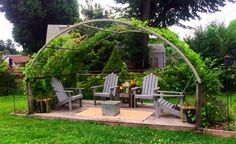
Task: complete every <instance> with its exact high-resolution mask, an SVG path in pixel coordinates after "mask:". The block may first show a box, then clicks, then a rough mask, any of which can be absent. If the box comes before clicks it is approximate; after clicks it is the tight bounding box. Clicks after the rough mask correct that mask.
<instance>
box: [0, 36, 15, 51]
mask: <svg viewBox="0 0 236 144" xmlns="http://www.w3.org/2000/svg"><path fill="white" fill-rule="evenodd" d="M15 46H16V45H15V44H14V42H13V41H12V40H11V39H7V40H6V42H4V41H3V40H0V52H1V53H2V54H18V51H17V50H16V48H15Z"/></svg>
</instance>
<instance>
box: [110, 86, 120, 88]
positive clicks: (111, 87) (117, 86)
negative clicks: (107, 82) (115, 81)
mask: <svg viewBox="0 0 236 144" xmlns="http://www.w3.org/2000/svg"><path fill="white" fill-rule="evenodd" d="M118 87H119V86H115V87H110V89H115V88H118Z"/></svg>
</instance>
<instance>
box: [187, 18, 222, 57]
mask: <svg viewBox="0 0 236 144" xmlns="http://www.w3.org/2000/svg"><path fill="white" fill-rule="evenodd" d="M226 32H227V29H226V27H225V26H224V24H223V23H221V24H218V23H215V22H212V23H210V24H209V25H208V26H207V27H206V28H203V27H202V26H200V27H198V28H197V29H196V30H195V32H194V36H193V37H188V38H186V39H185V42H186V43H187V44H188V45H189V46H190V48H191V49H193V50H194V51H195V52H197V53H199V54H200V55H201V56H202V57H204V58H206V57H210V58H213V59H216V58H223V57H224V55H225V53H226V51H227V47H226V39H227V37H226Z"/></svg>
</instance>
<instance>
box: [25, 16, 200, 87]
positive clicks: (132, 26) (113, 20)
mask: <svg viewBox="0 0 236 144" xmlns="http://www.w3.org/2000/svg"><path fill="white" fill-rule="evenodd" d="M96 22H115V23H121V24H125V25H128V26H131V27H130V28H136V30H138V31H140V32H143V33H146V34H152V35H154V36H156V37H157V38H159V39H161V40H162V41H163V42H165V43H166V44H168V45H169V46H170V47H172V48H173V49H175V50H176V51H177V52H178V53H179V55H180V56H181V57H182V58H183V59H184V61H185V62H186V64H187V65H188V66H189V68H190V69H191V71H192V72H193V74H194V76H195V78H196V81H197V82H198V83H199V84H200V83H201V78H200V76H199V74H198V72H197V70H196V69H195V67H194V66H193V64H192V63H191V62H190V61H189V59H188V58H187V57H186V56H185V55H184V54H183V53H182V52H181V51H180V49H179V48H178V47H177V46H175V45H174V44H173V43H171V42H170V41H169V40H167V39H165V38H164V37H162V36H161V35H160V34H158V33H157V32H155V31H152V30H150V29H148V28H146V27H143V26H138V25H137V26H136V27H134V24H132V23H131V22H127V21H123V20H116V19H95V20H88V21H84V22H81V23H78V24H75V25H73V26H71V27H68V28H66V29H64V30H63V31H61V32H60V33H58V34H57V35H56V36H54V38H52V39H51V40H49V41H48V42H47V43H46V44H45V45H44V46H43V47H42V48H41V49H40V50H39V51H38V53H37V54H36V56H35V57H34V59H33V61H32V62H31V64H30V67H29V70H30V68H31V67H32V66H33V64H34V62H35V61H36V60H37V58H38V56H39V55H40V53H41V52H42V51H43V50H44V49H45V48H47V46H48V44H50V42H51V41H52V40H53V39H55V38H57V37H59V36H61V35H63V34H65V33H67V32H69V31H71V30H73V29H75V28H77V27H79V26H81V25H85V24H89V23H96Z"/></svg>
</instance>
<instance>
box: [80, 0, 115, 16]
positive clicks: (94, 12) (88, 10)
mask: <svg viewBox="0 0 236 144" xmlns="http://www.w3.org/2000/svg"><path fill="white" fill-rule="evenodd" d="M92 2H93V0H86V6H83V5H81V8H82V9H81V13H82V15H83V16H84V17H85V20H90V19H102V18H109V15H111V12H109V11H108V10H106V9H104V8H103V7H102V6H101V5H100V4H98V3H95V4H93V3H92Z"/></svg>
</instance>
